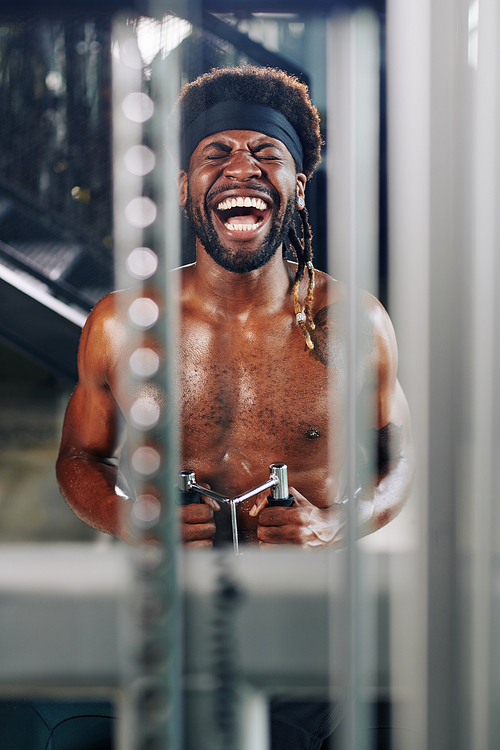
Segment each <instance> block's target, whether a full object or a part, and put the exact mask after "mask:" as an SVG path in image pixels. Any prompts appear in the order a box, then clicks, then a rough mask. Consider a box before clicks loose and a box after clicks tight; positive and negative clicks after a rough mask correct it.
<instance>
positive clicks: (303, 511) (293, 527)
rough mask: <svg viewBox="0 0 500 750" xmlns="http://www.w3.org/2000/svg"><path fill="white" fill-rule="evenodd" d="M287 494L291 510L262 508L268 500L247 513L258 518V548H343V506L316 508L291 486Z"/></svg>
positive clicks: (344, 510) (262, 501)
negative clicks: (275, 546)
mask: <svg viewBox="0 0 500 750" xmlns="http://www.w3.org/2000/svg"><path fill="white" fill-rule="evenodd" d="M290 494H291V495H293V505H292V506H291V507H288V508H285V507H280V506H277V507H273V508H270V507H265V506H266V504H267V500H265V499H262V500H259V502H258V503H257V504H256V505H254V507H253V508H252V510H251V511H250V515H251V516H258V521H259V525H258V527H257V539H258V540H259V544H260V546H261V547H271V546H274V545H275V544H294V545H298V546H300V547H302V548H303V549H317V548H318V547H325V546H327V545H332V546H335V547H340V546H342V544H343V542H344V528H345V524H346V508H345V506H344V505H333V506H331V507H329V508H318V507H317V506H316V505H313V504H312V503H310V502H309V500H307V499H306V498H305V497H304V495H301V493H300V492H298V491H297V490H296V489H295V488H294V487H290Z"/></svg>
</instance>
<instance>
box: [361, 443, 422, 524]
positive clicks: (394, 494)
mask: <svg viewBox="0 0 500 750" xmlns="http://www.w3.org/2000/svg"><path fill="white" fill-rule="evenodd" d="M412 479H413V462H412V461H411V459H410V458H408V457H407V456H401V457H400V459H399V460H398V462H397V464H396V465H395V466H393V467H392V468H391V470H390V471H388V472H387V473H384V474H382V475H380V474H379V475H377V476H376V477H374V478H373V479H372V481H371V482H369V481H367V480H366V479H365V482H364V483H363V484H362V485H361V487H360V488H359V489H358V491H357V492H356V497H355V498H354V502H355V503H356V515H357V535H358V537H363V536H366V535H367V534H372V533H373V532H374V531H377V530H378V529H381V528H382V527H383V526H385V525H386V524H388V523H389V522H390V521H392V519H393V518H395V517H396V516H397V515H398V513H399V512H400V511H401V509H402V507H403V506H404V504H405V502H406V500H407V499H408V495H409V494H410V489H411V484H412Z"/></svg>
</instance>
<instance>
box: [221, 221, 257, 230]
mask: <svg viewBox="0 0 500 750" xmlns="http://www.w3.org/2000/svg"><path fill="white" fill-rule="evenodd" d="M261 224H262V222H261V221H258V222H257V224H230V223H229V222H228V221H226V223H225V224H224V226H225V227H226V229H229V230H230V231H231V232H250V231H251V230H252V229H257V228H258V227H260V225H261Z"/></svg>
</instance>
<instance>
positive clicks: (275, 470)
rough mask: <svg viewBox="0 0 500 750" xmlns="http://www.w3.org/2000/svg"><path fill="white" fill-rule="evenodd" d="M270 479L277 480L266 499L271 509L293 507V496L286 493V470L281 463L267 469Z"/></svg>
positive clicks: (284, 465)
mask: <svg viewBox="0 0 500 750" xmlns="http://www.w3.org/2000/svg"><path fill="white" fill-rule="evenodd" d="M269 469H270V471H271V477H275V478H276V479H277V482H276V484H275V485H274V487H272V489H271V494H270V495H269V497H268V498H267V500H268V503H269V505H270V507H271V508H273V507H276V506H282V507H286V508H289V507H290V506H292V505H293V495H290V493H289V491H288V469H287V465H286V464H283V463H277V464H271V466H270V467H269Z"/></svg>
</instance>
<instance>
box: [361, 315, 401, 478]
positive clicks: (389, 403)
mask: <svg viewBox="0 0 500 750" xmlns="http://www.w3.org/2000/svg"><path fill="white" fill-rule="evenodd" d="M374 329H375V336H374V338H375V346H374V349H373V354H372V361H371V369H370V372H371V377H370V379H369V383H368V384H366V385H365V388H364V389H363V391H362V393H361V395H360V400H359V403H358V409H359V413H360V414H361V418H360V419H359V420H358V426H359V427H360V431H359V432H360V434H359V437H360V443H361V444H362V445H363V446H364V447H365V448H366V446H368V447H367V448H366V450H367V451H368V452H369V453H370V452H373V453H374V454H375V455H374V456H373V459H374V460H375V463H376V466H377V473H378V474H379V475H382V476H383V475H385V474H387V473H388V472H389V471H390V470H391V468H393V466H394V465H395V463H397V462H398V460H399V459H400V458H401V457H402V456H404V455H405V454H408V453H409V452H411V430H410V413H409V409H408V403H407V401H406V397H405V394H404V392H403V389H402V388H401V385H400V383H399V380H398V378H397V370H398V350H397V343H396V336H395V333H394V329H393V327H392V323H391V321H390V319H389V316H388V315H387V313H386V312H385V310H384V309H383V308H382V306H381V305H379V304H378V303H377V307H376V308H375V310H374ZM370 446H371V447H370ZM373 453H372V455H373ZM373 459H372V461H373Z"/></svg>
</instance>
